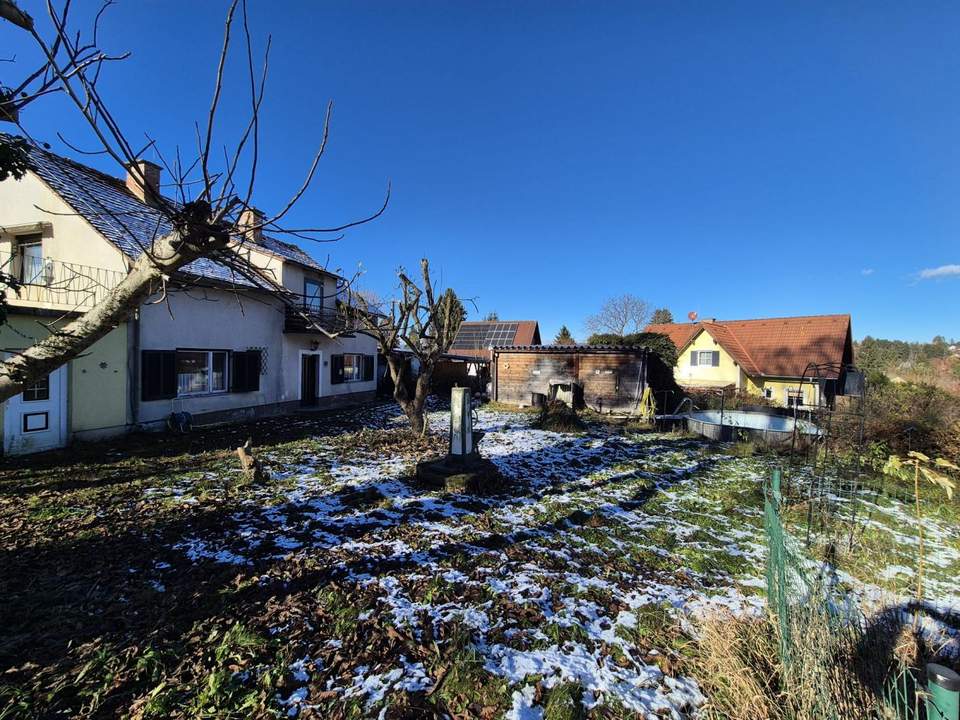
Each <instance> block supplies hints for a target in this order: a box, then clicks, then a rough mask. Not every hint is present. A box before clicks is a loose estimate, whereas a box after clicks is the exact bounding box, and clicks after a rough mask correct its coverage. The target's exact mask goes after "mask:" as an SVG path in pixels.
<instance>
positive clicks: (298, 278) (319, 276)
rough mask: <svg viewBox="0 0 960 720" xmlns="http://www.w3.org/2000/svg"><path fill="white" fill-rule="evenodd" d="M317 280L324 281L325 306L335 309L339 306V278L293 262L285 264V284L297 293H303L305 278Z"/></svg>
mask: <svg viewBox="0 0 960 720" xmlns="http://www.w3.org/2000/svg"><path fill="white" fill-rule="evenodd" d="M307 278H309V279H311V280H317V281H319V282H322V283H323V306H324V307H325V308H327V309H330V310H334V309H336V307H337V298H336V296H335V293H336V292H337V278H336V276H334V275H330V274H328V273H320V272H314V271H312V270H308V269H307V268H304V267H301V266H300V265H295V264H294V263H291V262H286V263H284V264H283V285H284V287H285V288H287V289H288V290H290V291H291V292H293V293H296V294H297V295H302V294H303V281H304V280H305V279H307Z"/></svg>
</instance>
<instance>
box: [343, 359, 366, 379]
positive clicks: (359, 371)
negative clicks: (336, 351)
mask: <svg viewBox="0 0 960 720" xmlns="http://www.w3.org/2000/svg"><path fill="white" fill-rule="evenodd" d="M347 358H353V360H352V364H351V366H350V368H349V369H350V371H351V372H350V375H348V374H347ZM353 375H355V377H351V376H353ZM343 381H344V382H345V383H351V382H363V353H344V354H343Z"/></svg>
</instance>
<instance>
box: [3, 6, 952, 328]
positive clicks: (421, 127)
mask: <svg viewBox="0 0 960 720" xmlns="http://www.w3.org/2000/svg"><path fill="white" fill-rule="evenodd" d="M83 5H84V6H83V7H82V8H81V13H79V14H78V20H79V19H80V15H82V14H83V13H89V12H90V11H91V10H92V9H93V8H94V6H93V4H92V3H90V4H87V3H84V4H83ZM22 6H23V7H24V8H25V9H27V10H28V11H31V12H33V13H35V14H37V15H40V14H41V13H42V6H41V3H39V2H35V1H30V0H23V2H22ZM225 7H226V5H225V3H217V2H212V1H207V0H204V1H203V2H196V1H194V2H190V3H187V2H178V1H176V0H167V1H165V2H159V1H156V2H154V1H150V2H133V1H132V0H120V2H119V3H118V4H117V5H116V6H114V7H113V8H111V9H110V10H109V11H108V14H107V17H106V21H105V23H104V25H103V28H102V32H103V36H102V37H103V38H105V40H104V42H103V45H104V46H105V47H106V48H108V49H110V50H117V51H119V50H130V51H132V57H131V59H130V60H128V61H126V62H125V63H122V64H117V65H114V66H113V67H110V68H108V71H107V73H106V74H105V78H104V81H103V83H102V92H103V94H104V95H105V97H106V98H107V99H108V100H109V102H110V106H111V109H112V111H113V112H114V114H115V115H116V116H117V118H118V119H119V121H120V123H121V125H122V126H123V127H124V128H125V129H126V130H127V132H128V134H130V135H131V136H132V137H137V136H139V135H140V134H141V133H142V132H144V131H148V132H150V134H151V135H152V136H153V137H155V138H156V139H157V140H158V142H159V146H160V147H161V148H163V150H164V151H165V152H167V153H170V152H172V151H173V148H174V146H175V145H176V144H178V143H179V144H180V145H181V146H184V147H189V146H190V145H191V142H192V137H193V122H194V120H197V119H201V118H203V117H204V116H205V113H206V110H207V107H208V104H209V96H210V91H211V88H212V83H213V75H214V62H215V59H216V55H217V52H218V49H219V43H220V36H221V28H222V20H223V15H224V11H225ZM250 11H251V21H252V27H253V30H254V33H255V36H256V42H257V44H258V46H260V47H262V46H263V43H264V41H265V38H266V35H267V34H268V33H269V34H272V36H273V53H272V56H271V64H270V80H269V84H268V89H267V101H266V103H267V109H266V111H265V113H264V117H263V125H262V127H263V153H262V160H261V172H260V174H259V177H258V184H257V189H256V193H255V201H256V204H257V205H259V206H260V207H261V208H263V209H264V210H266V211H268V212H269V211H270V210H271V209H277V208H279V207H280V206H281V205H282V204H283V203H284V202H285V199H286V197H287V196H288V195H289V194H290V193H291V192H292V191H293V190H294V189H295V188H296V186H297V185H298V184H299V182H300V178H301V177H302V174H303V172H304V171H305V169H306V166H307V164H308V162H309V159H310V155H311V152H312V150H313V148H315V146H316V145H317V142H318V140H319V131H320V126H321V120H322V114H323V110H324V106H325V104H326V102H327V101H328V100H330V99H332V100H333V101H334V103H335V109H334V120H333V126H332V135H331V140H330V145H329V150H328V152H327V155H326V157H325V158H324V160H323V162H322V164H321V167H320V172H319V174H318V177H317V180H316V182H315V184H314V186H313V187H312V189H311V191H310V192H309V193H308V194H307V196H306V197H305V198H304V200H303V201H302V202H301V203H300V205H299V206H298V207H297V210H296V212H295V213H294V215H293V216H291V219H290V221H291V223H292V224H296V225H316V224H325V225H326V224H337V223H340V222H343V221H345V220H350V219H353V218H356V217H359V216H362V215H364V214H366V213H368V212H370V211H371V210H373V209H375V208H376V207H378V206H379V204H380V202H381V200H382V196H383V193H384V189H385V186H386V183H387V180H388V179H390V180H391V181H392V183H393V198H392V201H391V203H390V207H389V209H388V210H387V212H386V213H385V214H384V216H383V217H382V218H380V219H379V220H378V221H376V222H375V223H372V224H370V225H367V226H364V227H361V228H358V229H356V230H353V231H351V232H350V233H349V234H348V236H347V237H346V238H345V239H344V240H342V241H340V242H339V243H336V244H333V245H313V246H310V245H309V244H308V243H304V246H305V247H306V248H307V249H308V250H309V251H310V252H312V253H313V254H314V255H315V256H317V257H318V258H320V259H324V258H326V256H327V254H328V253H329V254H330V256H331V264H332V265H333V266H334V267H342V268H343V269H344V271H345V272H346V273H347V274H349V273H350V272H351V271H352V270H353V269H354V268H355V267H356V266H357V263H359V262H362V263H363V265H364V267H365V268H366V275H365V277H364V280H363V284H364V285H366V286H368V287H370V288H372V289H375V290H377V291H379V292H380V293H381V294H385V295H386V294H388V293H389V292H390V290H391V287H392V286H393V277H394V272H395V270H396V268H397V267H398V266H400V265H405V266H407V267H414V266H415V264H416V262H417V260H418V258H419V257H421V256H426V257H429V258H430V260H431V263H432V265H433V267H434V270H435V273H436V276H437V277H438V278H439V279H442V281H443V284H444V285H450V286H452V287H453V288H454V289H455V290H456V291H457V292H458V293H459V294H460V295H461V296H463V297H471V298H475V300H476V304H477V308H478V309H477V310H473V308H472V307H471V308H470V310H471V315H472V316H473V317H475V318H476V317H479V316H482V315H483V314H485V313H486V312H488V311H491V310H495V311H497V312H498V313H499V315H500V317H501V318H511V319H536V320H539V321H540V325H541V331H542V333H543V335H544V338H545V339H546V338H547V337H552V336H553V334H554V333H555V332H556V331H557V329H558V328H559V326H560V325H561V324H564V323H565V324H567V325H568V326H569V327H570V328H571V329H572V330H573V332H574V335H575V336H577V337H578V338H582V333H583V328H582V323H583V320H584V318H585V317H586V316H587V315H588V314H590V313H591V312H593V311H595V310H596V309H597V308H598V307H599V306H600V304H601V303H602V302H603V300H604V299H605V298H607V297H609V296H612V295H616V294H619V293H623V292H630V293H633V294H635V295H638V296H640V297H642V298H645V299H647V300H648V301H649V302H650V303H651V304H653V305H655V306H666V307H668V308H670V309H671V310H672V311H673V313H674V315H675V316H676V317H678V318H682V317H685V316H686V314H687V312H688V311H691V310H695V311H697V312H699V313H700V316H701V317H718V318H731V319H732V318H746V317H761V316H777V315H794V314H819V313H832V312H849V313H851V314H852V315H853V328H854V335H855V337H858V338H859V337H862V336H864V335H866V334H871V335H874V336H882V337H897V338H903V339H910V340H929V339H930V338H931V337H932V336H933V335H935V334H944V335H947V336H960V322H958V321H957V319H956V317H957V315H956V308H957V306H958V303H960V243H958V238H960V203H958V198H960V143H958V132H960V131H958V128H960V82H958V80H960V45H958V43H956V30H957V28H958V27H960V5H957V4H956V3H942V4H934V3H910V4H903V3H900V4H895V3H821V4H815V3H795V4H793V5H786V4H770V3H760V2H758V3H723V4H720V3H716V4H710V3H696V4H694V3H654V2H634V3H623V4H620V3H602V4H597V3H586V2H584V3H568V2H555V1H554V2H543V3H537V2H512V3H472V2H460V3H455V2H404V3H401V2H382V3H373V2H342V3H315V2H301V3H293V2H282V3H274V2H271V3H267V2H258V1H257V0H251V6H250ZM20 35H21V33H18V32H15V31H13V30H11V29H9V28H7V27H4V28H0V38H2V40H0V46H2V47H4V48H5V50H4V53H3V54H4V55H5V56H8V55H16V57H17V59H18V64H20V65H21V66H26V64H27V61H28V59H30V58H33V57H35V54H34V53H33V51H32V50H31V48H29V47H28V46H27V45H26V44H25V42H24V40H23V38H21V37H20ZM7 48H9V50H7ZM237 50H240V46H239V45H238V46H237ZM242 59H243V58H242V56H241V53H239V52H237V53H236V54H235V55H234V57H233V62H232V63H231V64H230V66H229V67H228V86H227V102H226V105H225V112H224V113H223V122H222V125H221V126H222V128H223V130H224V135H223V136H222V137H223V140H225V141H227V140H229V139H230V138H233V137H236V135H237V134H238V133H239V131H240V124H241V122H242V121H243V120H244V117H243V109H244V107H245V106H246V103H247V102H248V100H247V98H246V96H245V95H244V91H243V88H244V84H243V83H244V82H245V81H246V80H245V76H244V75H243V73H242V68H243V66H242V62H241V61H242ZM8 67H9V66H8ZM9 73H10V70H8V69H6V67H5V68H4V74H5V75H7V74H9ZM24 122H25V126H26V127H27V128H28V129H29V130H30V131H31V133H32V134H34V135H35V136H36V137H38V138H42V139H45V140H48V141H49V142H51V144H52V145H53V147H54V149H58V150H61V151H64V152H65V154H71V153H70V152H69V151H67V150H66V149H65V148H64V147H63V145H62V144H60V143H59V141H58V140H57V138H56V135H55V132H56V130H61V131H62V132H64V134H65V135H66V137H67V138H68V139H71V140H72V141H74V142H77V143H81V144H83V143H84V142H88V137H89V136H88V133H87V132H86V131H85V130H84V128H83V127H82V126H81V124H80V123H79V122H78V121H77V120H76V117H75V115H74V114H73V113H72V112H70V110H69V109H68V108H66V107H65V105H64V104H63V102H62V101H61V100H58V99H56V98H50V99H46V100H43V101H40V102H38V103H36V104H34V105H33V106H32V107H31V109H30V110H29V112H28V113H27V115H26V116H25V117H24ZM91 162H92V164H96V165H100V166H102V167H105V168H106V169H108V170H109V171H110V172H114V173H116V172H117V171H116V170H115V169H114V168H112V167H110V166H109V165H107V164H106V163H104V162H103V161H101V160H99V159H96V158H95V159H93V160H92V161H91Z"/></svg>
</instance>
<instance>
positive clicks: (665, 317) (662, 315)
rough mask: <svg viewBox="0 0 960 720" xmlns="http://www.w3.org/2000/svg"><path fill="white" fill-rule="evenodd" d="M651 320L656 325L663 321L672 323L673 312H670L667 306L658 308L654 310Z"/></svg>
mask: <svg viewBox="0 0 960 720" xmlns="http://www.w3.org/2000/svg"><path fill="white" fill-rule="evenodd" d="M650 322H651V323H653V324H654V325H661V324H663V323H672V322H673V313H672V312H670V311H669V310H668V309H667V308H657V309H656V310H654V311H653V317H652V318H650Z"/></svg>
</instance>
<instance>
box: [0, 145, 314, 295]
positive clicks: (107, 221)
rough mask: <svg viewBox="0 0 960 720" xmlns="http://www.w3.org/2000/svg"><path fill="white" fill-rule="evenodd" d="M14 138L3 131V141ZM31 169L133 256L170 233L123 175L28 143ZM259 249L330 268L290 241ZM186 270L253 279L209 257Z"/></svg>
mask: <svg viewBox="0 0 960 720" xmlns="http://www.w3.org/2000/svg"><path fill="white" fill-rule="evenodd" d="M11 139H12V136H10V135H6V134H3V133H0V142H2V141H4V140H7V141H9V140H11ZM28 148H29V154H30V166H31V169H32V170H33V171H34V172H35V173H36V174H37V175H38V176H39V177H40V179H41V180H43V181H44V182H45V183H46V184H47V185H49V186H50V188H51V189H53V190H54V191H55V192H56V193H57V194H58V195H60V197H62V198H63V200H64V201H66V202H67V204H69V205H70V206H71V207H72V208H73V209H74V210H75V211H76V212H77V213H78V214H79V215H81V216H82V217H83V218H84V219H85V220H87V222H89V223H90V224H91V225H92V226H93V227H94V229H95V230H96V231H97V232H99V233H100V234H101V235H103V237H104V238H106V239H107V240H108V241H110V242H111V243H113V244H114V245H115V246H116V247H117V248H118V249H119V250H120V251H121V252H123V253H124V254H125V255H127V256H128V257H129V258H131V259H132V260H136V259H137V258H138V257H140V254H141V253H142V252H143V249H144V248H145V247H148V246H149V245H150V244H151V243H152V242H153V240H154V238H156V237H159V236H161V235H164V234H166V233H168V232H170V231H171V227H170V224H169V222H168V221H167V219H166V217H165V216H164V215H163V214H162V213H161V212H159V211H158V210H156V209H155V208H153V207H150V206H149V205H146V204H144V203H143V202H141V201H140V200H139V199H137V198H136V197H135V196H134V195H133V194H132V193H131V192H130V191H129V190H128V189H127V186H126V183H125V182H124V181H123V180H121V179H120V178H116V177H113V176H112V175H107V174H106V173H103V172H100V171H99V170H96V169H94V168H91V167H89V166H87V165H83V164H81V163H78V162H76V161H75V160H71V159H69V158H65V157H63V156H61V155H57V154H55V153H52V152H49V151H47V150H44V149H42V148H39V147H37V146H35V145H32V144H28ZM258 247H259V249H262V250H264V251H266V252H269V253H272V254H274V255H279V256H280V257H282V258H283V259H284V260H289V261H291V262H295V263H298V264H300V265H303V266H304V267H307V268H310V269H312V270H316V271H318V272H326V271H325V270H324V268H323V267H322V266H321V265H320V264H318V263H317V262H316V261H315V260H314V259H313V258H311V257H310V256H309V255H307V253H305V252H304V251H303V250H301V249H300V248H298V247H297V246H295V245H291V244H290V243H286V242H283V241H282V240H278V239H276V238H273V237H269V236H266V235H265V236H264V237H263V240H262V242H260V243H258ZM181 272H182V273H184V274H187V275H192V276H195V277H199V278H205V279H209V280H216V281H222V282H229V283H232V284H236V285H243V286H248V287H253V286H255V284H254V282H252V281H251V280H249V279H247V278H245V277H243V276H241V275H239V274H237V273H236V272H235V271H233V270H231V269H230V268H229V267H227V266H226V265H224V264H222V263H220V262H217V261H216V260H213V259H210V258H200V259H198V260H194V261H193V262H192V263H190V264H189V265H186V266H184V267H183V268H182V269H181Z"/></svg>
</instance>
